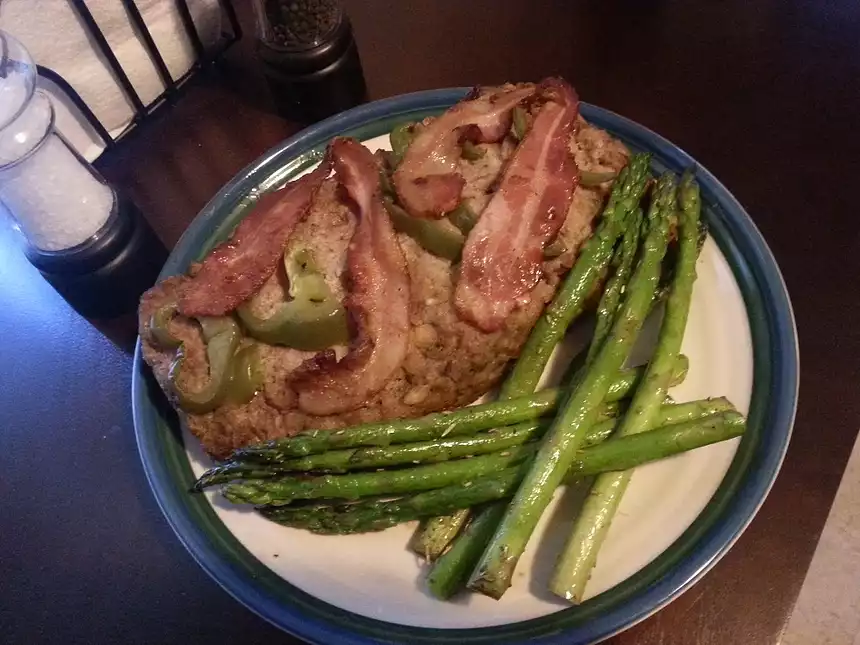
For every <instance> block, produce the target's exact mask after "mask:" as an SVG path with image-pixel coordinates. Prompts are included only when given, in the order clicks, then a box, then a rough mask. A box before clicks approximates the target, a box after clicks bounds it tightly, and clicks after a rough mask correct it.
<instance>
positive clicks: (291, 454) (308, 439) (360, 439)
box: [230, 357, 689, 462]
mask: <svg viewBox="0 0 860 645" xmlns="http://www.w3.org/2000/svg"><path fill="white" fill-rule="evenodd" d="M688 366H689V364H688V361H687V359H686V357H679V360H678V362H677V363H676V365H675V372H674V374H675V379H674V380H675V381H677V382H680V381H682V380H683V379H684V377H685V376H686V374H687V368H688ZM642 374H643V368H631V369H627V370H624V371H622V372H620V373H619V374H618V375H617V377H616V378H615V379H614V380H613V382H612V384H611V385H610V388H609V391H608V393H607V397H606V401H607V402H613V401H619V400H621V399H623V398H624V397H625V396H626V395H627V394H628V393H629V392H631V391H632V390H633V387H634V386H635V384H636V382H637V379H638V378H639V377H640V376H641V375H642ZM559 398H560V391H559V390H558V389H547V390H541V391H540V392H537V393H536V394H532V395H531V396H527V397H521V398H519V399H513V400H510V401H496V402H494V403H484V404H481V405H470V406H468V407H465V408H461V409H460V410H455V411H453V412H437V413H435V414H428V415H426V416H423V417H420V418H418V419H402V420H394V421H381V422H377V423H365V424H362V425H359V426H354V427H352V428H345V429H343V430H310V431H308V432H302V433H301V434H298V435H296V436H294V437H290V438H287V439H276V440H274V441H267V442H265V443H262V444H258V445H256V446H249V447H247V448H240V449H239V450H237V451H236V452H234V453H233V455H232V456H231V457H230V460H231V461H254V462H280V461H286V460H288V459H293V458H295V457H303V456H305V455H311V454H316V453H322V452H325V451H327V450H334V449H339V448H354V447H357V446H388V445H391V444H398V443H408V442H412V441H428V440H431V439H439V438H441V437H450V436H466V435H471V434H475V433H476V432H480V431H481V430H488V429H490V428H495V427H500V426H505V425H511V424H514V423H520V422H521V421H531V420H534V419H536V418H539V417H540V416H542V415H544V414H547V413H549V412H551V411H553V410H554V409H555V406H556V405H557V404H558V400H559Z"/></svg>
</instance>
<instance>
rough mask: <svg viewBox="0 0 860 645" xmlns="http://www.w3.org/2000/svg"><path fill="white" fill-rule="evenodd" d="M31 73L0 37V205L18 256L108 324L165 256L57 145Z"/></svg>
mask: <svg viewBox="0 0 860 645" xmlns="http://www.w3.org/2000/svg"><path fill="white" fill-rule="evenodd" d="M36 76H37V69H36V65H35V63H34V62H33V60H32V58H31V57H30V55H29V53H28V52H27V50H26V49H25V48H24V46H23V45H21V43H19V42H18V41H17V40H15V39H14V38H12V37H11V36H9V35H8V34H6V33H4V32H2V31H0V202H2V205H3V206H5V209H6V210H7V211H8V212H9V213H10V215H11V216H12V219H13V220H14V223H15V225H16V227H17V228H18V230H20V232H21V233H22V234H23V238H24V242H25V244H24V246H25V249H24V250H25V253H26V255H27V258H28V259H29V260H30V262H31V263H32V264H33V265H34V266H35V267H36V268H37V269H39V271H40V272H41V274H42V276H43V277H44V278H45V279H46V280H47V281H48V282H50V283H51V285H52V286H53V287H54V288H55V289H56V290H57V291H58V292H59V293H60V294H61V295H62V296H63V297H64V298H65V299H66V301H67V302H69V304H71V305H72V306H73V307H74V308H75V309H77V310H78V311H79V312H80V313H81V314H83V315H85V316H90V317H95V318H100V317H113V316H116V315H118V314H121V313H125V312H127V311H130V310H132V309H134V308H135V307H136V306H137V301H138V298H139V297H140V294H141V293H142V292H143V291H144V290H145V289H146V288H148V287H149V286H151V285H152V283H153V282H154V281H155V278H156V276H157V275H158V272H159V270H160V269H161V266H162V264H163V263H164V260H165V259H166V257H167V252H166V249H165V248H164V245H163V244H162V243H161V242H160V240H158V237H157V236H156V235H155V233H154V232H153V231H152V229H151V228H150V227H149V225H148V224H147V223H146V220H144V219H143V217H142V216H141V214H140V212H139V211H138V210H137V208H136V207H135V206H134V205H133V204H132V203H131V202H130V201H129V200H127V199H123V198H122V197H121V196H119V195H118V194H117V192H116V191H114V189H113V188H112V187H111V186H110V185H108V183H107V182H106V181H105V180H104V178H103V177H102V176H101V175H100V174H99V173H98V172H97V171H96V170H95V168H93V167H92V165H90V164H89V163H87V161H86V160H85V159H84V158H83V157H81V156H80V155H79V154H78V153H77V152H76V151H75V150H74V148H72V147H71V146H70V145H69V144H68V142H67V141H66V140H65V139H64V138H63V136H62V134H61V133H60V132H59V131H58V130H57V129H56V128H55V125H54V108H53V105H52V104H51V100H50V98H49V97H48V95H47V94H45V93H44V92H42V91H40V90H38V89H36Z"/></svg>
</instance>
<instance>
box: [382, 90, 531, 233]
mask: <svg viewBox="0 0 860 645" xmlns="http://www.w3.org/2000/svg"><path fill="white" fill-rule="evenodd" d="M534 91H535V88H534V87H533V86H528V87H518V88H515V89H507V90H500V91H498V92H493V93H491V94H486V95H484V96H479V97H478V98H474V99H471V100H466V101H461V102H460V103H457V104H456V105H455V106H453V107H452V108H451V109H449V110H448V111H447V112H445V113H444V114H442V115H440V116H439V117H437V118H436V119H435V120H433V121H432V122H431V123H430V124H429V125H428V126H426V127H424V128H422V129H421V131H420V132H418V134H417V135H416V136H415V138H414V139H413V141H412V143H411V144H410V145H409V148H407V150H406V154H405V155H404V158H403V161H402V162H401V163H400V166H398V168H397V170H396V171H395V172H394V187H395V189H396V190H397V195H398V197H400V202H401V203H402V204H403V206H404V207H405V208H406V210H407V211H409V213H411V214H412V215H414V216H416V217H428V218H439V217H442V216H443V215H444V214H445V213H447V212H449V211H452V210H454V209H455V208H456V207H457V204H459V203H460V193H461V192H462V191H463V184H464V181H463V177H461V176H460V174H459V172H458V171H457V162H458V160H459V159H460V143H461V141H462V140H463V139H468V140H470V141H474V142H483V143H488V142H493V141H500V140H501V139H502V138H503V137H504V136H505V133H507V132H508V130H510V127H511V111H512V110H513V108H514V106H516V105H517V104H518V103H520V102H521V101H523V100H524V99H525V98H527V97H528V96H531V95H532V94H533V93H534Z"/></svg>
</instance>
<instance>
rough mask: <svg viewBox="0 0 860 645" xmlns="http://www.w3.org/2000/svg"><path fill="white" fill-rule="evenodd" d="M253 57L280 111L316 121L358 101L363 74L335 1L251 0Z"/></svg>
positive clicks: (362, 91) (363, 90)
mask: <svg viewBox="0 0 860 645" xmlns="http://www.w3.org/2000/svg"><path fill="white" fill-rule="evenodd" d="M254 6H255V9H256V13H257V54H258V57H259V59H260V61H261V63H262V65H263V73H264V75H265V77H266V80H267V81H268V83H269V88H270V89H271V91H272V96H273V98H274V100H275V104H276V107H277V108H278V110H279V112H280V113H281V114H282V115H283V116H285V117H287V118H290V119H295V120H299V121H304V122H311V121H317V120H319V119H322V118H324V117H327V116H330V115H332V114H335V113H337V112H341V111H343V110H347V109H349V108H351V107H354V106H356V105H358V104H359V103H362V102H363V101H364V100H365V99H366V97H367V87H366V85H365V82H364V73H363V71H362V68H361V61H360V59H359V56H358V48H357V47H356V44H355V39H354V38H353V34H352V27H351V25H350V23H349V19H348V18H347V16H346V14H345V13H344V11H343V9H342V8H341V6H340V4H339V3H338V2H337V1H336V0H254Z"/></svg>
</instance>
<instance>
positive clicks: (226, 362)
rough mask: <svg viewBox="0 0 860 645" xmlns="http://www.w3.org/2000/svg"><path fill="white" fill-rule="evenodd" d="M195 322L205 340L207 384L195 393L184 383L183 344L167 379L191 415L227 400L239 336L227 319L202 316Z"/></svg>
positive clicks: (236, 325)
mask: <svg viewBox="0 0 860 645" xmlns="http://www.w3.org/2000/svg"><path fill="white" fill-rule="evenodd" d="M198 321H199V323H200V327H201V329H202V330H203V340H204V341H206V358H207V359H208V361H209V381H208V382H207V383H206V385H204V386H203V387H202V388H201V389H199V390H197V391H191V390H189V389H188V388H187V387H186V386H185V385H184V384H183V379H182V369H183V364H184V362H185V345H180V346H179V349H178V350H177V352H176V357H175V358H174V359H173V363H172V365H171V366H170V374H169V379H170V383H171V384H172V386H173V390H174V392H175V393H176V398H177V400H178V402H179V407H181V408H182V409H183V410H185V411H186V412H190V413H192V414H206V413H207V412H211V411H212V410H214V409H215V408H217V407H218V406H220V405H221V404H222V403H224V401H225V399H226V398H227V395H228V393H229V391H230V386H231V384H232V380H233V357H234V355H235V353H236V348H237V347H238V346H239V341H240V340H241V337H242V335H241V332H240V330H239V325H238V324H237V323H236V321H235V320H233V318H231V317H229V316H217V317H209V316H201V317H200V318H198Z"/></svg>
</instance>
